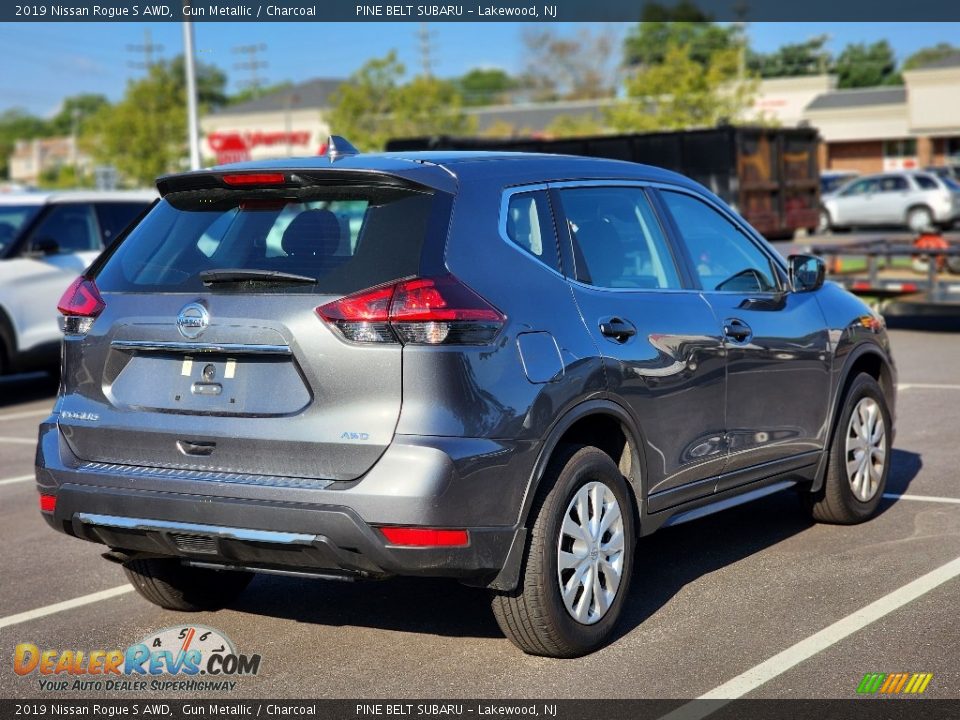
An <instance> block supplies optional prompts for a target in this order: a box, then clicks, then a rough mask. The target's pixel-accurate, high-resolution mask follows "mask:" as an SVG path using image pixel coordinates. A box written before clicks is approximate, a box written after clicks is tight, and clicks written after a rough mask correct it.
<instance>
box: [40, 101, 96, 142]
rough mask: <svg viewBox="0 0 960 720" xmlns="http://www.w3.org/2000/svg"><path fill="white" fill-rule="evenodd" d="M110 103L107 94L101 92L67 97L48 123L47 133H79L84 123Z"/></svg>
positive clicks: (52, 134)
mask: <svg viewBox="0 0 960 720" xmlns="http://www.w3.org/2000/svg"><path fill="white" fill-rule="evenodd" d="M109 104H110V102H109V101H108V100H107V98H106V96H105V95H100V94H99V93H82V94H80V95H72V96H70V97H68V98H65V99H64V101H63V102H62V103H61V105H60V109H59V110H58V111H57V114H56V115H54V116H53V117H52V118H50V121H49V122H48V123H47V128H46V131H47V134H48V135H50V136H64V135H73V134H74V132H76V133H77V134H78V135H79V134H80V132H81V131H82V129H83V124H84V123H85V122H86V121H87V120H89V119H90V118H91V117H93V116H94V115H96V114H97V112H99V111H100V110H101V109H102V108H104V107H106V106H107V105H109Z"/></svg>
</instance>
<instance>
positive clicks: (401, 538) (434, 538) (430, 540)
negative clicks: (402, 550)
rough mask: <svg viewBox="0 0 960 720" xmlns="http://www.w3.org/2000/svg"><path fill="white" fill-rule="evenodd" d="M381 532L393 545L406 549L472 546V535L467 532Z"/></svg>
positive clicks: (406, 529)
mask: <svg viewBox="0 0 960 720" xmlns="http://www.w3.org/2000/svg"><path fill="white" fill-rule="evenodd" d="M380 532H381V533H383V536H384V537H385V538H386V539H387V542H388V543H390V544H391V545H402V546H405V547H465V546H466V545H469V544H470V535H469V533H468V532H467V531H466V530H441V529H436V528H424V527H382V528H380Z"/></svg>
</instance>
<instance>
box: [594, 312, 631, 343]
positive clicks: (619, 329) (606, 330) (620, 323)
mask: <svg viewBox="0 0 960 720" xmlns="http://www.w3.org/2000/svg"><path fill="white" fill-rule="evenodd" d="M600 334H601V335H603V336H604V337H608V338H611V339H613V340H616V341H617V342H626V341H627V340H629V339H630V338H632V337H633V336H634V335H636V334H637V329H636V328H635V327H634V326H633V325H632V324H631V323H629V322H627V321H626V320H624V319H622V318H618V317H612V318H607V319H606V320H601V321H600Z"/></svg>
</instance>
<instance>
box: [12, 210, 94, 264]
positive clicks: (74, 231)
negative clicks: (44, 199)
mask: <svg viewBox="0 0 960 720" xmlns="http://www.w3.org/2000/svg"><path fill="white" fill-rule="evenodd" d="M54 243H55V244H56V248H57V251H58V252H60V253H78V252H90V251H97V250H100V249H101V243H100V229H99V227H98V225H97V219H96V217H94V214H93V206H92V205H90V204H88V203H65V204H62V205H52V206H51V207H50V210H49V211H47V214H46V216H45V217H43V219H41V220H40V223H39V224H38V225H37V227H36V228H35V229H34V231H33V233H32V234H31V236H30V242H29V247H30V249H31V250H37V249H41V248H44V247H52V244H54Z"/></svg>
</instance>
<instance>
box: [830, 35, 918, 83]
mask: <svg viewBox="0 0 960 720" xmlns="http://www.w3.org/2000/svg"><path fill="white" fill-rule="evenodd" d="M833 69H834V72H835V73H836V74H837V87H840V88H861V87H875V86H877V85H899V84H901V83H902V82H903V79H902V78H901V77H900V74H899V73H898V72H897V59H896V57H895V56H894V54H893V48H892V47H890V43H888V42H887V41H886V40H878V41H877V42H875V43H873V44H871V45H867V44H865V43H851V44H850V45H847V46H846V47H845V48H844V49H843V52H842V53H840V55H838V56H837V60H836V63H835V64H834V68H833Z"/></svg>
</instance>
